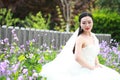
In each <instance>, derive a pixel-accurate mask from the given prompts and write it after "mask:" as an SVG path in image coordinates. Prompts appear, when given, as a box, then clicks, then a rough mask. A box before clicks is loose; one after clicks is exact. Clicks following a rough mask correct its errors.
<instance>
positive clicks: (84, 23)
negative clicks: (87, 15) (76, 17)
mask: <svg viewBox="0 0 120 80" xmlns="http://www.w3.org/2000/svg"><path fill="white" fill-rule="evenodd" d="M86 23H88V24H91V22H83V23H82V24H86Z"/></svg>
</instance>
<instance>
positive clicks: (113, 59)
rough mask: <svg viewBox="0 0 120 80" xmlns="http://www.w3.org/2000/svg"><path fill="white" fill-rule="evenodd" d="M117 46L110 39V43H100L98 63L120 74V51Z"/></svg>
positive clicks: (116, 43)
mask: <svg viewBox="0 0 120 80" xmlns="http://www.w3.org/2000/svg"><path fill="white" fill-rule="evenodd" d="M119 47H120V46H119V44H118V42H116V41H115V40H113V39H111V41H110V43H107V42H106V41H102V42H101V43H100V54H99V60H100V63H102V64H104V65H106V66H109V67H110V68H113V69H115V70H117V71H118V72H120V64H119V62H120V50H119Z"/></svg>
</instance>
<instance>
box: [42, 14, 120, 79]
mask: <svg viewBox="0 0 120 80" xmlns="http://www.w3.org/2000/svg"><path fill="white" fill-rule="evenodd" d="M79 22H80V27H79V28H78V29H77V30H76V31H75V33H74V34H73V35H72V37H71V38H70V39H69V40H68V42H67V43H66V45H65V47H64V48H63V50H62V51H61V53H60V54H59V55H58V56H57V57H56V58H55V59H54V60H53V61H51V62H49V63H47V64H46V65H44V66H43V69H42V71H41V73H40V75H42V76H44V77H47V80H120V74H119V73H118V72H116V71H115V70H113V69H110V68H108V67H106V66H104V65H101V64H100V63H99V61H98V58H97V55H98V53H99V50H100V49H99V41H98V39H97V37H96V36H95V34H94V33H92V32H91V30H92V28H93V17H92V15H91V14H90V13H88V12H83V13H82V14H81V15H80V17H79Z"/></svg>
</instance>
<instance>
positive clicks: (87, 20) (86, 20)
mask: <svg viewBox="0 0 120 80" xmlns="http://www.w3.org/2000/svg"><path fill="white" fill-rule="evenodd" d="M80 26H81V28H82V29H83V31H84V32H90V31H91V30H92V27H93V20H92V18H91V17H90V16H86V17H83V18H81V22H80Z"/></svg>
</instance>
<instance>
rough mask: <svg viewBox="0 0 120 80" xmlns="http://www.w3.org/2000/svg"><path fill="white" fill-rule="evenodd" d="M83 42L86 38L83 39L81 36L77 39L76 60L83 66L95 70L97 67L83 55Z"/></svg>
mask: <svg viewBox="0 0 120 80" xmlns="http://www.w3.org/2000/svg"><path fill="white" fill-rule="evenodd" d="M83 43H84V40H83V39H82V37H80V36H79V37H78V39H77V40H76V45H75V60H76V61H77V62H78V63H79V64H80V65H82V66H83V67H86V68H88V69H90V70H93V69H95V66H92V65H90V64H89V63H88V62H86V61H85V59H84V58H83V57H82V55H81V49H82V46H83Z"/></svg>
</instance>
